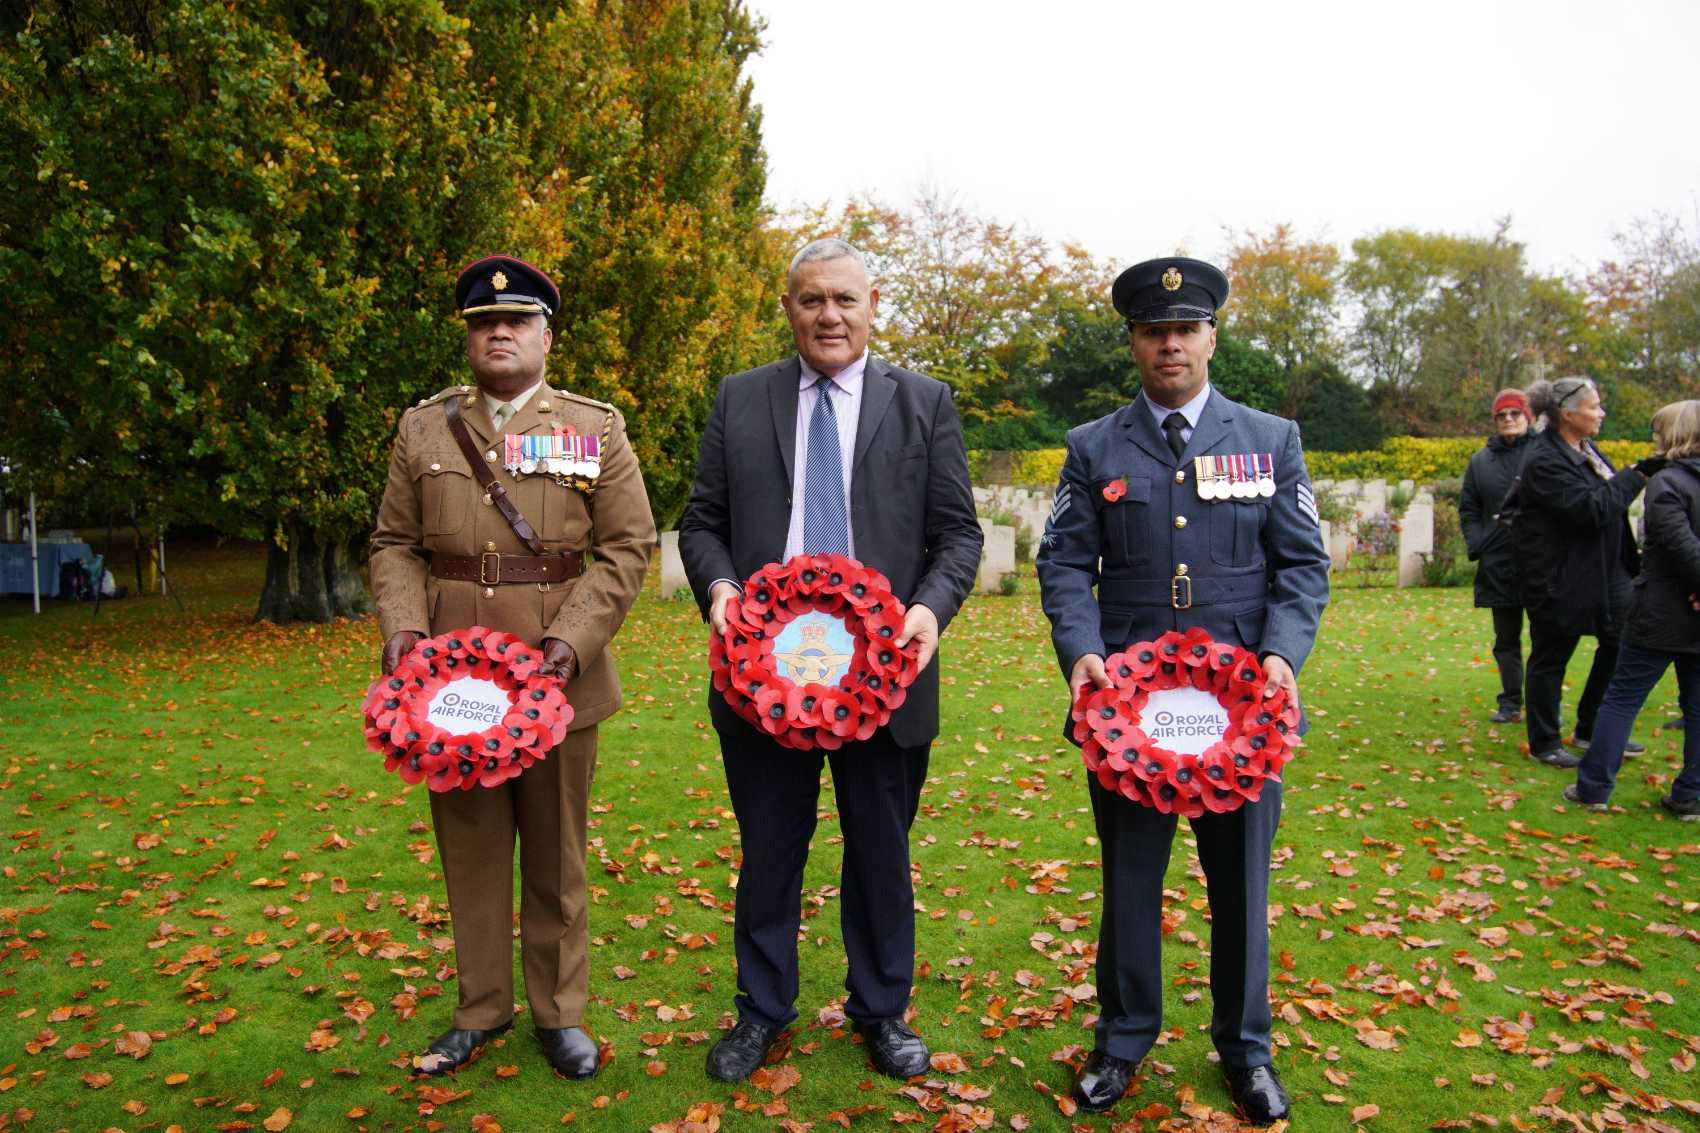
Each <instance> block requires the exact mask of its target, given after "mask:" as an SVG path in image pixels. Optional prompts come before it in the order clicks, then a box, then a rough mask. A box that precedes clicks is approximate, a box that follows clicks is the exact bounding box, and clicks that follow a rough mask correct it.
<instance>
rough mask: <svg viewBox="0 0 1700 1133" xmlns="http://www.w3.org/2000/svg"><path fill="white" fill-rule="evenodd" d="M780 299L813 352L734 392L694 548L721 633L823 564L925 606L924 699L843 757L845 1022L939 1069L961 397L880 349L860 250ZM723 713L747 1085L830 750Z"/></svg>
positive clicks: (738, 381)
mask: <svg viewBox="0 0 1700 1133" xmlns="http://www.w3.org/2000/svg"><path fill="white" fill-rule="evenodd" d="M782 302H783V304H784V307H785V313H786V317H787V318H788V319H789V320H790V323H791V330H792V334H793V336H794V337H795V339H796V343H797V353H798V357H794V358H787V359H785V360H783V361H780V362H774V363H772V364H770V365H767V366H763V367H760V368H759V369H755V370H749V371H746V372H745V373H742V374H735V375H733V376H732V377H730V378H727V379H726V380H725V382H723V383H722V384H721V386H720V392H719V395H718V396H717V397H716V398H715V402H714V409H713V411H712V413H711V414H710V415H709V419H708V425H707V427H706V428H705V430H704V432H703V437H702V449H701V453H700V456H699V458H698V461H697V476H696V483H695V484H694V485H693V487H692V489H691V499H690V503H689V504H688V505H686V508H685V514H684V517H683V518H682V519H681V520H680V521H679V551H680V555H681V556H682V558H683V559H684V565H685V572H686V574H687V575H689V577H690V581H691V588H692V590H693V591H694V592H695V594H696V599H697V602H698V604H699V605H700V606H701V607H702V609H703V613H704V615H705V616H706V617H707V618H708V620H709V621H710V622H711V623H712V625H713V626H714V629H715V631H716V632H722V631H724V629H725V625H726V607H727V605H728V604H729V603H730V602H731V601H732V599H733V598H735V597H736V596H737V595H738V594H739V583H740V582H741V581H742V580H743V579H745V578H748V577H749V576H750V575H751V574H753V573H754V572H755V571H756V570H757V569H759V568H760V567H762V566H764V565H766V564H767V563H770V562H783V561H785V560H787V559H790V558H792V557H794V556H796V555H799V554H805V553H806V554H825V553H834V552H835V553H840V554H847V555H850V556H852V557H854V558H856V559H858V560H860V561H861V562H863V563H865V564H867V565H868V566H870V567H873V568H875V569H877V570H879V571H880V572H882V573H883V574H884V575H885V576H886V577H887V578H888V579H889V580H890V581H891V587H892V591H893V593H895V594H896V595H897V597H898V599H899V600H901V601H902V602H903V603H904V604H905V605H906V606H907V607H908V614H907V616H906V618H905V621H904V626H903V633H902V636H901V637H900V638H899V640H898V645H900V646H901V645H906V644H907V643H908V642H909V641H910V640H912V639H913V640H916V641H918V642H919V643H920V654H919V658H918V660H919V664H920V675H919V676H918V677H917V678H916V681H915V684H914V685H913V686H912V687H911V688H910V689H909V692H908V698H907V700H906V701H905V702H904V704H903V706H902V707H901V708H899V709H898V710H897V711H896V712H895V713H893V714H892V718H891V722H890V724H889V725H887V726H886V727H883V728H881V729H879V730H878V731H877V732H875V733H874V735H873V736H872V737H871V738H870V739H868V740H866V741H863V742H860V743H851V744H847V745H845V746H844V747H843V748H841V749H839V750H837V751H834V752H831V753H830V754H829V755H827V757H826V758H827V761H828V762H829V763H830V764H831V767H832V781H833V789H834V792H835V794H836V796H837V803H838V816H839V824H840V826H841V827H842V829H843V831H844V865H843V873H842V878H841V883H840V901H841V907H840V915H839V923H840V926H841V928H842V931H843V936H844V951H845V953H846V956H847V958H848V961H849V975H848V977H847V978H846V980H845V988H846V990H847V991H849V993H850V995H849V999H848V1000H847V1001H846V1003H845V1014H846V1015H847V1016H849V1018H850V1020H851V1022H852V1023H853V1024H854V1025H855V1028H856V1031H857V1032H858V1033H859V1034H861V1036H862V1038H863V1041H864V1043H865V1044H866V1046H867V1048H868V1052H869V1056H870V1057H871V1058H872V1060H873V1063H874V1066H875V1068H876V1069H878V1070H879V1071H880V1072H881V1073H883V1074H888V1075H891V1076H893V1077H898V1078H907V1077H910V1076H912V1075H915V1074H920V1073H923V1072H924V1071H925V1070H926V1069H927V1062H928V1052H927V1047H926V1044H925V1043H924V1042H923V1041H922V1040H921V1038H920V1037H919V1036H918V1035H916V1034H915V1032H914V1031H913V1030H911V1029H910V1028H909V1026H908V1024H907V1023H906V1022H905V1021H904V1013H905V1010H906V1009H907V1007H908V1004H909V995H910V991H911V987H912V982H913V976H914V963H915V913H914V892H913V889H912V888H911V885H910V880H909V827H910V825H911V824H912V823H913V822H914V820H915V812H916V808H917V807H918V805H919V801H920V796H921V787H922V785H923V783H925V781H926V775H927V753H928V750H929V748H930V747H931V745H932V741H933V737H934V736H936V735H937V734H938V722H939V709H938V704H939V701H938V697H939V685H938V668H937V666H933V665H930V664H929V662H930V661H931V660H932V658H933V653H934V651H935V650H936V649H937V647H938V639H939V635H940V634H941V633H942V632H943V631H944V628H945V627H946V626H948V625H949V624H950V620H951V618H952V617H954V616H955V614H956V611H957V609H958V608H959V607H960V606H961V604H962V602H963V600H964V599H965V598H966V597H967V596H968V592H969V589H970V588H971V587H972V586H973V584H974V577H975V574H976V572H977V570H978V568H979V561H980V542H981V536H980V526H979V523H978V521H977V519H976V517H975V513H974V499H973V494H972V492H971V490H970V488H969V482H968V464H967V459H966V455H965V453H964V451H963V444H962V427H961V425H960V423H959V422H958V421H957V417H956V409H955V407H954V406H953V405H952V403H951V395H950V389H949V387H947V386H945V385H944V384H943V383H942V382H937V381H934V380H932V379H931V378H926V377H922V376H921V375H920V374H914V373H910V372H909V371H907V370H901V369H898V368H897V367H895V366H892V365H889V364H887V363H885V362H883V361H881V360H879V359H878V358H873V357H870V356H869V354H868V352H867V342H868V330H869V326H870V324H871V322H872V318H873V314H874V310H875V307H876V305H877V304H878V302H879V291H878V289H877V288H874V287H872V286H871V285H870V284H869V281H868V273H867V266H866V263H865V262H864V260H863V258H862V255H861V253H860V252H858V251H857V250H856V249H855V248H854V247H852V246H851V245H850V244H848V243H846V242H845V241H843V240H817V241H815V242H814V243H812V244H809V245H808V246H807V247H805V248H803V249H802V251H800V252H798V253H797V256H796V258H795V259H794V260H792V262H791V270H790V276H789V279H788V282H787V288H786V293H785V296H784V298H783V300H782ZM708 703H709V712H710V715H711V717H712V718H713V720H714V727H715V731H716V732H718V733H719V736H720V752H721V757H722V759H723V761H724V763H725V767H726V785H727V787H728V789H729V791H730V793H731V796H732V807H733V810H734V811H735V812H736V814H737V816H738V828H739V831H740V833H741V835H742V842H743V853H744V861H743V866H742V869H741V872H740V874H739V879H738V901H737V911H736V925H735V938H736V953H737V959H738V996H737V1008H738V1023H737V1025H736V1026H735V1027H733V1028H732V1030H731V1031H730V1032H729V1033H728V1034H727V1035H726V1036H725V1037H724V1038H722V1039H721V1040H720V1041H719V1042H718V1043H716V1044H715V1046H714V1048H713V1049H712V1050H711V1051H709V1054H708V1074H709V1076H710V1077H712V1078H716V1079H719V1080H721V1081H726V1082H735V1081H738V1080H739V1079H742V1078H744V1077H745V1076H747V1075H748V1074H749V1073H750V1072H751V1071H753V1070H755V1069H756V1067H758V1066H760V1065H761V1062H762V1059H763V1058H764V1057H765V1056H766V1054H767V1050H768V1047H769V1046H770V1045H771V1044H772V1043H773V1041H774V1040H775V1039H776V1038H778V1037H779V1035H780V1034H781V1032H783V1031H784V1029H785V1028H786V1026H787V1025H789V1024H790V1022H791V1020H792V1019H794V1018H796V1016H797V1011H796V1008H795V1006H794V1001H795V1000H796V998H797V929H798V925H799V922H800V917H801V906H802V881H803V865H804V863H805V861H806V860H807V858H808V849H809V839H810V837H811V836H812V835H813V834H814V830H815V807H816V802H817V799H818V797H819V794H820V774H821V762H822V753H821V752H818V751H815V752H799V751H792V750H789V749H786V748H782V747H780V746H779V745H778V744H776V743H775V742H774V741H773V740H772V739H771V738H769V737H767V736H766V735H764V734H762V733H761V732H759V731H757V730H756V729H754V728H751V727H750V726H749V725H748V724H746V723H745V722H744V721H743V720H742V719H740V718H739V717H738V716H737V715H736V714H735V713H734V712H733V711H732V709H731V708H730V706H728V705H727V704H726V702H725V701H724V700H722V699H721V697H720V696H719V694H717V693H715V692H714V691H712V690H710V692H709V698H708Z"/></svg>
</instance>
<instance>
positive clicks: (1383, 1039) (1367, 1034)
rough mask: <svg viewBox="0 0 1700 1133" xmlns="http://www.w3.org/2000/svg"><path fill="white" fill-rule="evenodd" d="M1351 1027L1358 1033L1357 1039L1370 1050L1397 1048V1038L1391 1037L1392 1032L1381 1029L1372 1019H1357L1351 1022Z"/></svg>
mask: <svg viewBox="0 0 1700 1133" xmlns="http://www.w3.org/2000/svg"><path fill="white" fill-rule="evenodd" d="M1352 1029H1353V1030H1355V1031H1356V1032H1357V1033H1358V1041H1359V1042H1361V1043H1363V1044H1364V1045H1365V1046H1367V1047H1369V1048H1370V1049H1371V1050H1398V1049H1399V1040H1398V1039H1396V1038H1394V1037H1393V1032H1392V1031H1384V1030H1382V1029H1381V1028H1380V1027H1378V1026H1376V1025H1375V1023H1374V1021H1372V1020H1369V1019H1359V1020H1358V1021H1357V1022H1355V1023H1353V1024H1352Z"/></svg>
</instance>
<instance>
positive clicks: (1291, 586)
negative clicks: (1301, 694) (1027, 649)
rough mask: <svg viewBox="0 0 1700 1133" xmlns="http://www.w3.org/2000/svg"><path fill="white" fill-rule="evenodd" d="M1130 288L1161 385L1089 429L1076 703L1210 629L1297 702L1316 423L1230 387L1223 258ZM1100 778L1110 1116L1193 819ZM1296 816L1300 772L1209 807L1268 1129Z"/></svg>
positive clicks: (1092, 1064)
mask: <svg viewBox="0 0 1700 1133" xmlns="http://www.w3.org/2000/svg"><path fill="white" fill-rule="evenodd" d="M1111 295H1112V300H1113V301H1114V303H1115V306H1116V310H1117V311H1119V312H1121V314H1122V315H1123V316H1124V317H1125V318H1126V319H1127V323H1128V333H1129V344H1130V346H1131V348H1132V351H1133V359H1134V362H1135V363H1136V364H1137V365H1138V368H1139V376H1140V383H1141V386H1142V387H1143V389H1142V392H1141V393H1140V395H1139V396H1138V397H1136V398H1135V399H1134V401H1133V403H1132V404H1131V405H1128V406H1125V407H1124V408H1122V409H1120V410H1118V411H1117V412H1115V413H1112V414H1110V415H1109V416H1108V417H1103V418H1100V419H1099V420H1097V421H1093V422H1091V423H1089V424H1086V425H1081V426H1079V427H1078V428H1076V429H1073V430H1071V431H1070V432H1069V434H1068V454H1067V457H1066V459H1065V460H1064V461H1063V469H1062V478H1061V480H1060V482H1059V483H1058V485H1057V494H1056V500H1055V502H1054V503H1053V505H1052V507H1051V518H1050V522H1049V523H1048V524H1046V528H1045V536H1044V540H1043V544H1042V546H1041V548H1040V551H1039V556H1038V560H1037V562H1038V572H1039V585H1040V590H1041V594H1042V600H1043V603H1044V607H1045V613H1046V615H1047V616H1048V617H1049V618H1050V619H1051V638H1052V641H1053V643H1054V644H1055V646H1056V650H1057V659H1058V661H1060V662H1061V664H1062V671H1063V672H1064V673H1065V674H1066V675H1067V677H1068V685H1069V694H1070V697H1071V700H1072V697H1073V696H1074V695H1075V694H1076V693H1078V691H1079V690H1080V688H1081V686H1083V685H1085V684H1088V683H1091V684H1095V685H1097V686H1098V687H1100V688H1107V687H1109V684H1110V680H1109V678H1108V676H1106V675H1105V672H1104V658H1105V657H1106V656H1107V655H1108V654H1110V653H1113V652H1116V651H1118V650H1120V649H1123V648H1125V647H1126V646H1127V645H1129V644H1130V643H1133V642H1136V641H1149V640H1152V639H1155V638H1156V637H1158V636H1159V635H1161V634H1163V633H1165V632H1167V631H1169V630H1183V631H1184V630H1187V629H1190V628H1192V627H1193V626H1201V627H1203V629H1204V630H1205V631H1206V632H1208V633H1209V634H1210V636H1211V637H1212V638H1214V639H1215V640H1217V641H1221V642H1232V643H1234V644H1238V645H1242V646H1244V647H1246V648H1247V649H1250V650H1252V651H1254V652H1256V653H1257V654H1258V656H1259V657H1260V658H1262V660H1263V665H1264V669H1265V671H1266V672H1267V673H1268V675H1269V679H1270V683H1271V685H1276V686H1279V687H1282V688H1285V689H1286V690H1287V692H1288V694H1289V695H1290V696H1292V697H1294V698H1295V702H1296V697H1297V693H1298V689H1297V684H1296V675H1297V673H1298V671H1299V669H1300V668H1301V667H1302V666H1303V664H1304V661H1305V657H1306V656H1307V655H1308V654H1309V653H1310V649H1311V645H1312V644H1313V643H1314V642H1315V640H1316V628H1317V623H1318V622H1319V620H1320V619H1321V617H1322V608H1323V606H1325V605H1326V604H1327V602H1328V556H1327V554H1326V552H1325V551H1324V550H1323V546H1322V532H1321V525H1320V524H1319V523H1318V517H1317V513H1316V502H1315V500H1314V498H1313V497H1312V495H1311V489H1310V484H1309V482H1308V478H1307V476H1306V474H1305V463H1304V453H1303V451H1302V450H1301V448H1300V445H1299V431H1298V426H1296V425H1295V424H1293V422H1291V421H1288V420H1285V419H1283V418H1280V417H1274V416H1271V415H1269V414H1267V413H1259V412H1257V411H1256V410H1252V409H1247V408H1246V407H1245V406H1243V405H1238V404H1235V403H1234V402H1232V401H1229V400H1228V399H1227V398H1225V397H1223V396H1222V395H1221V394H1220V393H1218V392H1216V391H1214V390H1212V389H1211V388H1210V357H1211V355H1212V354H1213V353H1214V352H1215V349H1216V310H1217V308H1218V307H1219V306H1221V304H1222V301H1223V300H1224V299H1226V298H1227V295H1228V281H1227V278H1226V277H1225V276H1223V274H1222V273H1221V272H1220V271H1218V270H1216V269H1215V268H1214V267H1212V266H1210V265H1209V264H1206V263H1201V262H1199V261H1197V260H1189V259H1182V258H1175V259H1167V260H1151V261H1148V262H1146V263H1142V264H1139V265H1137V266H1135V267H1131V268H1129V269H1128V270H1127V271H1125V272H1123V273H1122V274H1121V276H1120V277H1119V278H1117V280H1116V282H1115V286H1114V289H1113V290H1112V292H1111ZM1199 457H1204V458H1206V459H1204V460H1202V461H1200V460H1197V458H1199ZM1201 472H1202V473H1204V479H1203V480H1202V482H1201V481H1200V476H1199V474H1200V473H1201ZM1066 729H1067V724H1066V721H1065V731H1066ZM1089 782H1090V784H1091V787H1090V789H1091V792H1092V813H1093V816H1094V819H1095V821H1096V823H1097V828H1098V839H1099V843H1100V846H1101V852H1102V854H1103V865H1104V909H1103V919H1102V921H1101V923H1100V926H1099V936H1098V973H1097V979H1098V998H1099V1000H1100V1003H1101V1005H1102V1013H1101V1015H1100V1016H1099V1020H1098V1027H1097V1032H1096V1036H1095V1037H1096V1041H1095V1043H1094V1049H1093V1051H1092V1053H1091V1055H1090V1056H1089V1057H1088V1058H1087V1060H1086V1064H1085V1066H1084V1068H1083V1069H1082V1070H1081V1072H1080V1074H1079V1076H1078V1077H1077V1078H1076V1080H1075V1083H1074V1096H1075V1099H1076V1100H1077V1101H1079V1103H1080V1104H1081V1106H1082V1107H1083V1108H1085V1109H1088V1110H1094V1111H1096V1110H1104V1109H1108V1108H1110V1107H1111V1106H1113V1105H1114V1104H1115V1103H1116V1100H1117V1099H1119V1098H1120V1097H1121V1096H1122V1094H1123V1092H1124V1091H1125V1090H1126V1089H1127V1085H1128V1082H1129V1080H1130V1079H1131V1078H1132V1077H1133V1073H1134V1071H1135V1069H1136V1068H1137V1067H1138V1065H1139V1061H1140V1059H1142V1058H1143V1057H1145V1053H1146V1051H1148V1050H1150V1049H1151V1045H1152V1043H1154V1042H1155V1041H1156V1038H1157V1034H1158V1032H1159V1030H1160V1029H1161V1025H1162V1010H1163V1005H1162V995H1163V983H1162V976H1163V968H1162V959H1161V944H1162V906H1163V873H1164V870H1165V869H1166V867H1167V865H1168V861H1169V846H1170V843H1171V842H1172V840H1173V838H1174V832H1175V817H1174V816H1173V815H1166V814H1162V813H1160V812H1158V811H1156V810H1153V809H1151V808H1149V807H1145V806H1141V805H1139V804H1137V803H1134V802H1131V801H1129V800H1127V799H1125V798H1123V797H1121V796H1120V795H1118V794H1115V793H1113V792H1109V791H1105V790H1104V789H1103V788H1102V787H1101V786H1100V785H1099V784H1098V782H1097V781H1096V779H1091V780H1089ZM1280 814H1281V786H1280V784H1279V783H1278V782H1270V783H1268V784H1267V785H1266V786H1265V787H1264V788H1263V793H1262V797H1261V799H1260V801H1258V802H1256V803H1248V804H1247V805H1245V806H1243V807H1241V808H1240V809H1239V810H1236V811H1229V812H1227V813H1225V814H1206V815H1204V816H1203V817H1201V818H1195V819H1192V828H1193V833H1194V834H1195V836H1196V837H1197V840H1198V858H1199V862H1200V864H1201V865H1202V866H1203V867H1204V873H1205V879H1206V881H1205V884H1206V890H1207V892H1208V895H1209V901H1210V994H1211V999H1212V1002H1213V1010H1212V1014H1211V1022H1210V1033H1211V1038H1212V1040H1213V1041H1214V1042H1215V1044H1216V1049H1217V1051H1218V1052H1219V1053H1220V1055H1221V1059H1222V1068H1223V1071H1224V1072H1225V1073H1226V1075H1227V1079H1228V1086H1229V1091H1230V1092H1231V1093H1232V1095H1233V1099H1234V1101H1235V1103H1236V1104H1237V1105H1238V1106H1239V1107H1240V1109H1241V1110H1242V1111H1243V1112H1244V1114H1245V1116H1246V1117H1247V1118H1248V1119H1249V1120H1251V1121H1252V1122H1254V1123H1257V1124H1268V1123H1270V1122H1272V1121H1276V1120H1279V1119H1281V1118H1283V1117H1285V1116H1286V1115H1287V1108H1288V1099H1287V1093H1286V1091H1285V1089H1283V1088H1282V1086H1281V1080H1280V1078H1279V1077H1277V1075H1276V1073H1275V1067H1274V1065H1273V1064H1272V1059H1271V1054H1270V1049H1269V1026H1270V1010H1269V990H1268V984H1269V929H1268V889H1269V851H1270V847H1271V845H1272V844H1273V841H1274V838H1275V827H1276V824H1277V822H1278V821H1279V818H1280Z"/></svg>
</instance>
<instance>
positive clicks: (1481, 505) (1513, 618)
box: [1458, 389, 1529, 724]
mask: <svg viewBox="0 0 1700 1133" xmlns="http://www.w3.org/2000/svg"><path fill="white" fill-rule="evenodd" d="M1493 428H1494V435H1493V436H1491V437H1489V438H1488V442H1487V445H1486V446H1485V447H1483V448H1482V450H1481V451H1480V452H1478V453H1476V455H1474V456H1472V457H1471V458H1470V466H1469V467H1468V468H1466V469H1465V470H1464V488H1463V490H1462V491H1461V492H1459V494H1458V522H1459V525H1460V526H1461V527H1462V528H1463V529H1464V546H1465V548H1466V549H1467V550H1468V551H1469V554H1470V558H1472V559H1474V560H1476V564H1477V565H1476V606H1477V608H1479V609H1485V610H1492V611H1493V659H1494V661H1495V662H1496V663H1497V664H1498V665H1499V708H1498V710H1497V711H1495V712H1494V714H1493V716H1492V717H1491V719H1492V720H1493V722H1494V723H1495V724H1515V723H1516V722H1517V721H1518V720H1520V719H1522V716H1523V599H1522V595H1521V594H1520V593H1519V592H1518V589H1517V561H1516V559H1515V558H1514V557H1513V556H1512V551H1511V532H1510V531H1508V530H1507V529H1506V528H1504V527H1501V526H1500V525H1499V523H1498V522H1497V519H1498V515H1499V505H1500V504H1501V503H1502V502H1503V501H1504V499H1505V493H1506V492H1507V491H1508V490H1509V489H1510V487H1511V482H1512V481H1513V480H1515V479H1516V478H1517V468H1518V466H1519V465H1520V464H1522V462H1523V446H1524V445H1526V444H1528V442H1529V399H1528V397H1527V396H1526V395H1525V394H1524V393H1523V391H1522V390H1520V389H1505V390H1500V391H1499V394H1498V395H1497V396H1496V397H1495V398H1494V399H1493Z"/></svg>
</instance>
